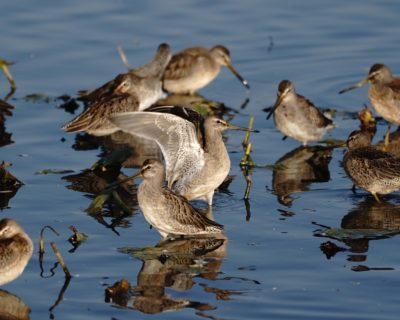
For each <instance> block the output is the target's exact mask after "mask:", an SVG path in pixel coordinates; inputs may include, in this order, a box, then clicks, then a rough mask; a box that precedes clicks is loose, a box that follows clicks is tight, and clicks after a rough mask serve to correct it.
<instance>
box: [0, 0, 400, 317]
mask: <svg viewBox="0 0 400 320" xmlns="http://www.w3.org/2000/svg"><path fill="white" fill-rule="evenodd" d="M399 10H400V5H399V4H398V3H397V2H395V1H379V2H378V1H353V2H349V1H313V0H308V1H291V2H284V1H268V2H266V1H218V2H217V3H215V2H214V1H192V2H190V3H188V2H185V1H168V2H167V1H141V2H137V1H135V2H133V1H130V2H128V1H112V2H105V1H103V2H101V1H85V2H84V1H68V2H63V3H57V4H55V3H54V2H53V1H41V2H33V1H3V3H2V10H1V13H0V27H1V28H0V30H1V42H0V43H1V51H0V56H1V57H2V58H5V59H7V60H14V61H16V64H15V65H13V66H11V67H10V70H11V73H12V74H13V76H14V78H15V80H16V82H17V85H18V89H17V91H16V93H15V94H14V96H13V97H12V98H11V99H10V100H9V102H10V103H11V104H13V105H14V106H15V109H14V110H13V116H12V117H7V118H6V123H5V125H6V131H7V132H9V133H12V141H13V143H12V144H8V145H7V146H4V147H2V148H1V149H0V160H6V161H10V162H12V163H13V167H11V168H10V169H11V171H12V172H13V174H14V175H15V176H17V177H18V178H19V179H20V180H22V181H23V182H24V183H25V185H24V186H23V187H22V188H21V189H20V190H19V191H18V192H17V194H16V195H15V196H14V197H13V198H12V199H11V200H10V201H9V203H8V207H7V208H5V209H3V210H2V212H1V215H2V217H11V218H13V219H15V220H17V221H18V222H19V223H20V224H21V225H22V226H23V228H24V229H25V230H26V231H27V233H28V234H29V235H30V236H31V237H32V239H33V240H34V242H35V253H34V255H33V257H32V259H31V261H30V263H29V264H28V266H27V268H26V269H25V272H24V273H23V274H22V276H21V277H19V278H18V279H16V280H15V281H13V282H11V283H9V284H6V285H4V286H2V288H1V289H3V290H6V291H8V292H10V293H12V294H14V295H16V296H18V297H19V298H20V299H21V300H22V301H23V302H24V303H25V304H26V305H27V306H29V307H30V308H31V313H30V317H31V318H32V319H46V318H49V317H55V318H57V319H132V318H139V319H143V318H147V317H150V316H148V315H146V314H145V313H143V312H153V313H157V312H161V311H162V310H163V308H165V306H166V305H174V306H176V309H178V310H177V311H173V312H164V313H159V314H158V315H157V317H158V318H163V319H164V318H165V319H167V318H168V319H191V318H201V317H206V318H211V319H260V318H263V319H266V318H269V319H294V318H296V319H397V318H398V305H399V298H398V288H399V284H400V281H399V268H400V259H399V254H398V247H399V245H400V241H399V237H397V236H396V232H393V230H396V229H399V224H397V223H396V222H397V221H398V220H399V217H398V216H399V215H400V212H399V210H400V198H399V195H398V193H395V194H393V195H391V196H389V197H387V200H388V203H386V204H384V205H382V206H377V205H376V203H374V202H373V201H371V199H370V197H369V196H368V195H366V193H364V192H362V191H359V192H358V193H357V194H356V195H354V194H353V193H352V192H351V190H350V187H351V183H350V181H349V180H348V179H347V178H346V177H345V174H344V171H343V169H342V168H341V166H340V160H341V158H342V155H343V150H341V149H336V150H335V151H333V153H332V158H331V160H330V162H329V171H328V169H327V160H326V159H325V160H324V159H322V160H321V162H318V163H319V169H320V170H319V171H318V172H317V174H316V175H314V176H313V178H310V179H309V180H311V181H310V182H309V183H304V182H303V183H299V186H298V187H297V188H293V183H289V184H287V185H283V187H282V188H289V191H288V192H287V193H291V192H294V191H297V192H296V193H294V194H293V195H292V196H291V197H292V199H290V198H288V197H290V195H289V194H284V200H285V201H286V202H285V201H282V199H279V200H281V202H279V201H278V197H277V195H275V194H274V192H273V191H272V189H273V188H276V186H275V185H274V183H277V179H278V178H277V174H275V175H274V174H273V172H272V170H270V169H265V168H257V169H255V170H254V171H253V174H252V182H253V185H252V188H251V196H250V201H249V205H250V208H247V211H246V204H245V203H244V201H243V194H244V190H245V180H244V178H243V175H242V173H241V172H240V168H239V165H238V163H239V161H240V158H241V156H242V147H241V141H242V139H243V135H242V134H241V133H238V132H229V133H228V134H227V137H228V141H227V147H228V150H229V151H230V156H231V160H232V164H233V165H232V169H231V174H233V175H236V178H235V179H234V181H233V182H232V183H231V184H230V186H229V192H228V193H226V192H225V193H222V192H221V193H217V194H216V195H215V198H214V211H213V212H214V216H215V219H216V220H217V221H218V222H220V223H222V224H224V225H225V230H226V234H227V236H228V239H229V241H228V243H227V245H226V246H222V247H218V245H216V247H218V248H217V250H215V251H214V252H208V253H204V254H200V255H199V256H198V257H195V258H193V257H191V256H184V257H182V259H178V260H177V261H171V259H170V260H168V259H167V260H166V261H164V259H161V260H160V259H158V260H157V259H153V260H152V259H151V257H150V258H149V257H147V258H148V259H147V260H146V263H143V262H142V261H141V260H140V259H137V258H134V257H133V256H132V255H131V254H129V253H126V252H125V251H123V250H121V248H132V247H135V248H143V247H146V246H154V245H156V244H157V243H158V242H159V240H160V239H159V235H158V233H157V232H156V231H155V230H149V228H148V225H147V223H146V222H145V221H144V219H143V217H142V215H141V214H140V212H139V210H138V208H137V206H136V205H135V203H134V201H133V200H134V199H133V200H132V201H133V203H131V204H132V206H133V208H134V211H133V213H131V214H128V215H127V216H122V217H121V214H119V212H118V210H114V211H113V210H109V209H104V210H103V211H102V214H100V215H97V216H90V215H88V214H87V213H86V212H84V209H85V208H87V207H88V205H89V204H90V199H89V198H88V197H87V195H88V192H76V191H74V190H72V189H70V188H69V186H71V182H68V181H66V180H65V179H62V177H63V176H66V175H67V174H49V175H38V174H35V173H36V172H38V171H40V170H43V169H68V170H73V173H74V174H78V173H80V171H81V170H84V169H87V168H90V166H91V165H92V164H93V163H94V162H95V161H97V160H98V155H99V154H100V150H99V149H92V150H86V151H76V150H75V149H73V148H72V145H73V144H74V143H75V135H72V134H71V135H69V134H65V133H64V132H62V130H61V129H60V127H61V126H62V124H64V123H65V122H67V121H69V120H70V119H71V118H72V117H73V115H72V114H70V113H68V112H65V111H64V109H60V108H58V106H59V105H60V104H61V101H59V100H54V98H55V97H58V96H60V95H62V94H68V95H74V94H75V92H76V91H77V90H81V89H86V88H94V87H97V86H99V85H101V84H103V83H104V82H106V81H108V80H110V79H111V78H113V77H114V76H115V75H116V74H118V73H120V72H124V71H125V67H124V65H123V64H122V62H121V60H120V59H119V57H118V54H117V52H116V50H115V49H116V47H117V46H118V45H121V46H122V47H123V48H124V51H125V52H126V54H127V56H128V59H129V62H130V63H131V65H134V66H138V65H141V64H143V63H145V62H147V60H148V59H150V57H151V56H152V55H153V52H154V51H155V48H156V47H157V45H158V44H159V43H161V42H168V43H170V44H171V46H172V48H173V50H174V51H176V50H179V49H182V48H185V47H189V46H193V45H203V46H206V47H211V46H213V45H215V44H218V43H222V44H224V45H226V46H227V47H228V48H229V49H230V51H231V53H232V59H233V62H234V64H235V65H236V67H237V69H238V70H239V71H240V72H241V73H242V75H243V76H244V77H245V78H246V79H248V80H249V82H250V85H251V91H250V92H249V93H246V91H245V90H244V89H243V88H242V87H241V85H240V83H239V82H238V81H237V80H236V79H235V78H234V77H233V76H232V75H231V74H229V72H228V71H227V70H223V72H221V74H220V76H219V77H218V79H217V80H216V81H214V82H213V83H212V84H211V85H209V86H208V87H207V88H205V89H203V90H202V91H201V94H203V95H204V96H205V97H207V98H208V99H211V100H217V101H220V102H224V103H225V104H226V105H227V106H229V107H231V108H233V109H235V110H236V111H238V113H235V114H234V118H233V120H232V122H234V123H235V124H240V125H246V124H247V121H248V119H249V116H251V115H253V116H255V127H256V128H257V129H259V130H261V133H259V134H258V135H253V136H252V137H251V142H252V143H253V153H252V157H253V159H254V161H255V162H256V163H257V164H259V165H266V164H269V165H271V164H274V163H275V162H277V161H278V159H281V158H283V157H284V155H285V154H287V153H289V152H290V151H292V150H294V149H295V148H297V147H298V146H299V143H298V142H296V141H293V140H291V139H287V140H285V141H282V140H281V138H282V135H281V134H280V133H279V132H278V131H277V130H276V129H275V127H274V125H273V122H272V121H266V120H265V117H266V113H265V112H263V111H262V110H263V109H264V108H265V107H267V106H270V105H271V104H272V103H273V102H274V100H275V94H276V89H277V85H278V83H279V82H280V81H281V80H282V79H291V80H292V81H293V82H294V83H295V85H296V87H297V90H298V92H300V93H301V94H304V95H306V96H307V97H308V98H310V99H311V100H312V101H313V102H315V103H316V104H317V105H319V106H321V107H324V108H333V109H336V110H337V111H338V113H337V114H336V116H335V118H334V120H335V122H336V123H337V124H338V127H337V128H336V129H335V130H333V131H332V132H331V133H330V134H329V136H328V137H329V138H336V139H345V138H346V137H347V135H348V133H349V132H350V131H352V130H353V129H355V128H357V126H358V121H357V120H356V119H355V118H354V117H352V113H354V112H356V111H359V110H360V109H361V107H362V104H363V103H368V100H367V94H366V89H365V88H362V89H359V90H356V91H354V92H352V93H348V94H346V95H341V96H339V95H338V94H337V92H338V91H339V90H340V89H342V88H343V87H345V86H346V85H348V84H351V83H353V82H355V81H357V80H359V79H361V77H363V76H365V75H366V73H367V72H368V69H369V67H370V66H371V65H372V64H373V63H376V62H382V63H385V64H387V65H388V66H390V67H391V68H392V69H393V71H394V72H395V73H400V67H399V64H398V52H399V51H400V42H399V39H398V35H399V31H400V21H399V19H398V13H399ZM0 86H1V92H2V96H3V97H4V96H5V95H6V94H7V91H8V85H7V82H6V80H5V78H4V77H3V76H2V77H1V82H0ZM39 93H40V94H43V95H45V96H46V97H48V98H49V99H48V101H45V99H36V101H33V100H32V99H25V97H26V96H28V95H31V94H39ZM36 97H37V96H36ZM246 98H249V99H250V102H249V103H248V105H247V106H246V108H245V109H240V106H241V104H242V103H243V102H244V101H245V100H246ZM80 111H81V109H79V110H77V111H76V112H80ZM385 128H386V125H385V123H383V122H382V123H381V122H380V123H379V125H378V134H377V139H380V137H382V135H383V132H384V130H385ZM63 138H64V139H65V141H63V140H62V139H63ZM297 151H299V150H297ZM300 151H301V150H300ZM293 154H295V152H294V151H293V153H292V154H291V155H293ZM286 160H287V158H286ZM324 161H325V162H324ZM288 163H289V164H292V165H293V167H292V166H290V168H291V170H293V172H294V177H298V176H300V174H298V175H297V174H296V172H298V170H299V168H304V163H305V162H304V161H303V162H301V161H300V163H297V164H296V163H294V162H293V161H290V159H289V162H288ZM307 163H308V162H307ZM287 165H288V164H287ZM296 165H297V167H296ZM309 170H312V168H311V169H309ZM123 171H124V173H125V174H130V173H131V172H132V170H131V169H123ZM291 186H292V189H290V187H291ZM285 190H286V191H287V189H285ZM286 191H285V192H286ZM290 202H291V206H288V204H289V203H290ZM285 204H286V205H285ZM116 211H117V212H116ZM246 216H247V219H246ZM101 218H103V220H101ZM312 222H315V223H317V224H321V225H326V226H330V227H334V228H339V230H330V231H329V232H328V233H327V232H325V233H324V230H325V229H324V228H322V227H320V226H318V225H316V224H313V223H312ZM45 225H51V226H52V227H54V228H55V229H57V230H58V231H59V232H60V236H59V237H56V236H55V235H53V234H52V233H51V232H46V253H45V260H44V269H45V272H44V275H42V277H41V272H40V268H39V258H38V254H37V250H38V241H37V239H38V236H39V233H40V230H41V228H42V227H43V226H45ZM70 225H74V226H76V227H77V228H78V229H79V230H80V231H82V232H84V233H85V234H87V235H88V236H89V239H88V240H87V241H86V242H84V243H83V244H82V245H81V246H80V247H79V248H78V249H77V250H76V251H75V252H73V253H69V252H68V251H69V250H70V249H71V245H70V244H69V243H68V242H67V241H66V240H67V238H68V237H69V236H70V234H71V233H70V231H69V230H68V226H70ZM340 228H342V229H340ZM318 229H319V230H320V231H316V230H318ZM353 229H373V230H372V231H371V232H369V233H366V232H363V233H362V232H361V233H360V232H359V233H354V232H351V230H353ZM388 230H391V232H388ZM325 231H326V230H325ZM49 241H54V242H55V243H56V244H57V247H58V249H59V251H60V252H61V253H62V254H63V257H64V259H65V261H66V263H67V265H68V267H69V269H70V270H71V272H72V274H73V277H72V279H71V280H70V282H69V283H67V284H66V286H65V287H64V288H65V291H64V293H63V296H62V298H63V299H62V300H60V301H59V303H56V302H57V299H58V297H59V292H60V290H61V289H62V288H63V285H64V280H65V278H64V273H63V271H62V269H61V268H60V266H58V268H56V269H55V271H54V272H55V274H54V276H51V272H50V271H49V270H50V269H51V268H52V267H53V264H54V263H55V262H56V259H55V257H54V255H53V254H52V252H51V248H50V246H49V245H48V242H49ZM328 241H330V242H331V247H332V246H333V247H334V245H336V247H337V250H335V249H332V248H331V250H330V251H327V255H326V254H325V253H324V252H323V251H322V250H321V249H320V246H321V244H323V243H325V244H326V243H327V242H328ZM332 244H334V245H332ZM186 245H188V247H189V248H190V247H193V246H194V244H190V243H189V244H186ZM196 245H197V244H196ZM325 247H326V245H325ZM162 249H163V248H161V249H160V250H162ZM164 249H165V248H164ZM176 250H178V249H176ZM178 251H179V250H178ZM335 253H336V254H335ZM327 257H329V259H328V258H327ZM153 258H154V257H153ZM163 262H164V263H163ZM146 275H147V278H146ZM157 276H158V278H157ZM123 278H126V279H127V280H128V281H129V282H130V283H131V284H132V285H133V286H136V285H143V284H144V283H146V280H147V281H148V283H147V284H148V285H157V290H156V289H154V288H153V289H154V292H152V293H151V294H150V293H148V295H149V296H150V298H149V299H147V300H146V299H145V298H143V295H142V296H140V294H139V293H136V296H134V297H133V298H131V300H130V301H127V302H126V301H125V303H121V304H123V305H126V306H125V307H121V306H119V305H118V304H117V303H116V302H105V289H106V287H108V286H110V285H112V284H114V283H115V282H116V281H120V280H121V279H123ZM160 278H162V279H163V280H160ZM143 281H144V282H143ZM161 284H162V285H161ZM164 286H165V288H164ZM145 292H146V291H145ZM142 293H143V292H142ZM156 297H157V299H156ZM141 299H142V300H141ZM54 304H56V306H55V308H53V309H51V310H49V309H50V308H51V307H52V306H53V305H54ZM163 306H164V307H163ZM179 306H186V307H184V308H180V307H179ZM140 310H141V311H140Z"/></svg>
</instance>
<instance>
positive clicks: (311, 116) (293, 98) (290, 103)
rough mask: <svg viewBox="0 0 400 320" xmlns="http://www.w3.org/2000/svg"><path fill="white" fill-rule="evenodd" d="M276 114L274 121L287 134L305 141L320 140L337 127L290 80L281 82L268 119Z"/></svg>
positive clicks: (304, 142)
mask: <svg viewBox="0 0 400 320" xmlns="http://www.w3.org/2000/svg"><path fill="white" fill-rule="evenodd" d="M271 115H274V121H275V124H276V126H277V128H278V129H279V131H281V132H282V133H283V134H284V135H285V136H288V137H291V138H293V139H296V140H298V141H301V142H303V145H304V146H306V145H307V143H308V142H309V141H316V140H320V139H321V137H322V136H323V135H324V134H325V133H326V132H327V131H328V130H330V129H333V128H334V127H335V125H334V123H333V121H332V120H331V119H328V118H327V117H326V116H325V115H324V114H323V113H322V112H321V111H320V110H319V109H318V108H317V107H316V106H314V104H313V103H312V102H311V101H309V100H307V99H306V98H305V97H303V96H301V95H299V94H297V93H296V91H295V89H294V85H293V83H292V82H291V81H289V80H283V81H281V83H280V84H279V87H278V93H277V99H276V102H275V104H274V106H273V107H272V109H271V111H270V112H269V114H268V116H267V119H269V118H270V117H271Z"/></svg>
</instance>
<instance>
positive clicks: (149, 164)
mask: <svg viewBox="0 0 400 320" xmlns="http://www.w3.org/2000/svg"><path fill="white" fill-rule="evenodd" d="M136 176H137V177H138V176H143V178H144V180H143V182H142V183H141V184H140V185H139V188H138V201H139V206H140V209H141V210H142V212H143V215H144V217H145V218H146V220H147V221H148V222H149V223H150V225H152V226H153V227H154V228H156V229H157V230H158V232H159V233H160V234H161V236H163V237H164V238H165V237H167V236H169V235H202V234H213V233H215V234H217V233H222V231H223V226H222V225H220V224H218V223H216V222H214V221H212V220H210V219H208V218H206V217H205V216H204V215H202V214H201V213H199V212H198V211H196V210H195V209H194V208H193V207H192V206H191V205H190V203H189V202H188V201H187V200H186V199H185V198H184V197H181V196H178V195H177V194H175V193H174V192H173V191H172V190H171V189H169V188H168V187H164V182H165V168H164V166H163V164H162V163H161V162H160V161H159V160H155V159H153V160H146V161H145V162H144V163H143V166H142V168H141V170H140V171H139V172H138V173H137V175H136ZM133 178H135V177H133Z"/></svg>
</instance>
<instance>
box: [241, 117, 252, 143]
mask: <svg viewBox="0 0 400 320" xmlns="http://www.w3.org/2000/svg"><path fill="white" fill-rule="evenodd" d="M253 124H254V116H251V117H250V120H249V124H248V125H247V131H246V134H245V135H244V139H243V142H242V145H243V146H244V147H245V146H247V144H248V143H249V138H250V130H251V129H253Z"/></svg>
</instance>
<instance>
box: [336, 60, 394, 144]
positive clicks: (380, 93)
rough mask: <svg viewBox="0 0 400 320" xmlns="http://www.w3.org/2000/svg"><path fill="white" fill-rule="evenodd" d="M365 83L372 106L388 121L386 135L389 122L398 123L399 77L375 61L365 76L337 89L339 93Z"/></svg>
mask: <svg viewBox="0 0 400 320" xmlns="http://www.w3.org/2000/svg"><path fill="white" fill-rule="evenodd" d="M366 83H369V84H370V87H369V89H368V98H369V100H370V101H371V104H372V106H373V107H374V108H375V110H376V112H378V113H379V114H380V115H381V116H382V117H383V118H384V119H385V120H386V121H388V122H389V127H388V132H387V137H388V135H389V132H390V124H391V123H394V124H396V125H400V78H398V77H394V76H393V75H392V72H391V71H390V69H389V68H388V67H387V66H386V65H384V64H380V63H376V64H374V65H373V66H372V67H371V69H370V70H369V72H368V76H367V77H366V78H364V79H362V80H361V81H359V82H357V83H356V84H354V85H352V86H350V87H348V88H345V89H343V90H341V91H339V94H342V93H344V92H347V91H350V90H353V89H356V88H359V87H361V86H363V85H364V84H366Z"/></svg>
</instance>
